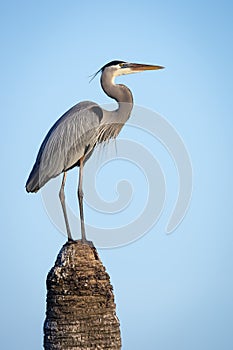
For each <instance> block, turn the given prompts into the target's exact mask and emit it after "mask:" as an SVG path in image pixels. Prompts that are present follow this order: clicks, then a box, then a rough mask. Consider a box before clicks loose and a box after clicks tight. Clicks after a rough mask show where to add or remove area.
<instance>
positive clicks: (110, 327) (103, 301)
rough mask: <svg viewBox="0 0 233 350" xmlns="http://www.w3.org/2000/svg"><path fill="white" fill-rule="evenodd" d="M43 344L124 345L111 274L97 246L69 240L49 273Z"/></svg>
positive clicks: (67, 348) (60, 348)
mask: <svg viewBox="0 0 233 350" xmlns="http://www.w3.org/2000/svg"><path fill="white" fill-rule="evenodd" d="M44 348H45V350H78V349H86V350H87V349H109V350H110V349H121V337H120V325H119V321H118V318H117V316H116V305H115V303H114V295H113V291H112V286H111V284H110V278H109V275H108V274H107V272H106V271H105V268H104V266H103V264H102V262H101V261H100V259H99V256H98V254H97V251H96V249H95V247H94V246H90V245H88V244H82V243H81V242H80V241H76V242H67V243H66V244H65V245H64V246H63V247H62V249H61V251H60V253H59V254H58V257H57V260H56V262H55V265H54V267H53V268H52V269H51V271H50V272H49V273H48V277H47V311H46V319H45V323H44Z"/></svg>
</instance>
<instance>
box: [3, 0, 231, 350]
mask: <svg viewBox="0 0 233 350" xmlns="http://www.w3.org/2000/svg"><path fill="white" fill-rule="evenodd" d="M232 7H233V5H232V3H231V2H230V1H221V2H216V1H211V2H210V1H202V2H201V1H195V2H194V1H193V2H184V1H176V2H172V1H163V2H162V3H161V1H159V2H157V1H147V0H145V1H143V3H140V2H132V1H128V2H126V1H121V0H120V1H117V2H112V3H111V2H109V1H101V2H95V3H90V2H84V1H83V2H81V1H67V2H63V1H49V2H45V1H40V2H29V1H21V2H16V1H8V2H5V3H1V5H0V9H1V10H0V16H1V21H0V23H1V24H0V26H1V31H0V36H1V56H0V61H1V82H2V84H1V111H2V113H1V115H2V137H1V161H2V171H1V185H2V189H1V201H2V206H1V208H2V210H1V216H2V220H1V222H2V252H1V261H2V264H1V266H2V268H1V279H2V288H1V303H2V305H1V315H2V317H1V327H0V329H1V345H2V348H4V349H6V350H8V349H9V350H11V349H15V348H16V347H17V348H18V349H24V350H27V349H34V350H37V349H41V348H42V325H43V321H44V316H45V296H46V294H45V293H46V291H45V278H46V275H47V272H48V271H49V269H50V268H51V266H52V265H53V263H54V260H55V258H56V255H57V253H58V251H59V249H60V248H61V246H62V245H63V244H64V242H65V237H64V236H63V235H61V234H60V232H58V230H57V229H56V227H55V226H54V225H53V224H52V223H51V221H50V220H49V218H48V216H47V215H46V212H45V210H44V207H43V203H42V199H41V196H40V194H37V195H28V194H26V192H25V190H24V185H25V181H26V179H27V176H28V173H29V171H30V170H31V166H32V164H33V162H34V160H35V156H36V153H37V151H38V147H39V145H40V143H41V141H42V139H43V137H44V136H45V134H46V132H47V130H48V129H49V127H50V126H51V125H52V124H53V123H54V121H55V120H56V119H57V118H58V117H59V116H60V115H61V114H63V113H64V112H65V111H66V110H67V109H68V108H69V107H71V106H72V105H74V104H75V103H77V102H79V101H82V100H93V101H96V102H98V103H108V102H109V99H108V98H107V97H106V96H105V95H104V93H103V92H102V90H101V88H100V85H99V79H98V78H97V79H95V80H94V81H93V82H92V83H91V84H89V78H88V76H89V75H91V74H92V73H94V72H95V71H97V70H98V69H99V68H100V67H101V66H102V65H103V64H105V63H106V62H108V61H111V60H113V59H121V60H125V61H133V62H145V63H155V64H160V65H163V66H165V67H166V69H165V70H164V71H161V72H150V73H149V72H147V73H144V74H140V75H136V74H135V75H132V76H127V77H122V78H121V79H119V81H121V82H122V83H125V84H127V85H128V86H129V87H130V88H131V89H132V91H133V94H134V101H135V103H136V104H137V105H140V106H144V107H146V108H149V109H151V110H154V111H157V112H158V113H160V114H161V115H163V116H164V117H165V118H166V119H167V120H168V121H169V122H170V123H171V124H172V125H173V126H174V127H175V129H176V130H177V132H178V133H179V134H180V135H181V137H182V139H183V141H184V143H185V145H186V148H187V150H188V152H189V154H190V158H191V162H192V167H193V174H194V182H193V196H192V201H191V205H190V208H189V211H188V213H187V215H186V217H185V218H184V220H183V222H182V223H181V225H179V227H178V228H177V229H176V231H175V232H173V234H171V235H166V234H165V227H166V223H167V221H168V218H169V215H170V213H171V209H172V207H173V205H174V195H173V191H174V188H173V187H174V184H176V181H175V180H174V179H173V178H174V177H175V176H176V174H175V171H174V170H172V166H171V164H170V161H169V155H167V154H166V152H164V153H161V154H162V155H160V159H161V162H162V164H163V165H164V172H165V174H166V180H167V183H168V195H167V199H166V202H165V207H164V211H163V213H162V215H161V217H160V219H159V221H158V222H157V224H156V226H155V227H154V228H153V229H152V230H151V231H150V232H149V233H148V234H147V235H145V236H144V237H143V238H141V239H139V240H138V241H136V242H135V243H133V244H129V245H127V246H124V247H122V248H115V249H108V250H102V249H101V250H99V253H100V257H101V259H102V261H103V263H104V264H105V266H106V267H107V271H108V272H109V274H110V276H111V281H112V284H113V286H114V291H115V296H116V303H117V314H118V317H119V318H120V321H121V331H122V338H123V349H127V350H128V349H134V350H139V349H142V348H147V349H158V350H170V349H174V348H175V349H179V350H184V349H187V348H188V349H190V350H192V349H200V350H202V349H205V350H208V349H211V350H215V349H216V350H217V349H220V348H221V349H230V348H232V346H233V337H232V321H233V320H232V314H233V302H232V292H233V290H232V289H233V284H232V267H233V258H232V248H233V230H232V226H233V225H232V220H231V218H232V197H233V193H232V192H233V191H232V146H233V145H232V124H233V123H232V112H233V108H232V107H233V106H232V88H233V86H232V85H233V83H232V82H233V74H232V71H233V70H232V61H233V49H232V30H233V25H232ZM126 135H127V134H126ZM130 137H133V136H132V135H130ZM135 137H137V134H135ZM137 141H138V140H137ZM157 147H158V153H159V154H160V146H159V145H158V146H157ZM163 154H164V159H163ZM115 171H116V168H115V167H113V170H112V176H115ZM125 172H126V173H127V167H126V168H125ZM130 174H131V172H130V171H129V172H128V176H129V177H130ZM70 176H71V178H72V177H74V176H75V173H74V172H73V173H71V175H70ZM108 176H109V177H111V170H109V173H108ZM106 181H107V180H106ZM100 187H101V184H100ZM136 187H137V186H136V185H135V188H136ZM70 191H74V192H75V189H74V188H73V187H72V186H69V187H68V192H69V193H70ZM169 191H170V192H169ZM68 196H69V194H68ZM137 198H138V197H136V199H137ZM137 200H138V199H137ZM95 218H96V221H97V222H96V225H98V226H101V225H102V224H103V220H104V219H103V217H102V216H100V218H99V219H98V215H96V216H95ZM87 220H88V218H87ZM98 220H99V221H98Z"/></svg>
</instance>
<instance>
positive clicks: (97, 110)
mask: <svg viewBox="0 0 233 350" xmlns="http://www.w3.org/2000/svg"><path fill="white" fill-rule="evenodd" d="M91 110H92V111H93V112H94V113H95V114H96V115H97V116H98V118H99V122H101V120H102V118H103V110H102V108H100V107H99V106H93V107H91Z"/></svg>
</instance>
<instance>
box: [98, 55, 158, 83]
mask: <svg viewBox="0 0 233 350" xmlns="http://www.w3.org/2000/svg"><path fill="white" fill-rule="evenodd" d="M163 68H164V67H162V66H157V65H151V64H141V63H130V62H125V61H117V60H115V61H111V62H109V63H107V64H105V65H104V66H103V67H102V68H100V70H98V72H96V73H95V74H94V75H93V77H92V79H94V78H95V77H96V75H97V74H98V73H100V72H102V73H104V72H106V71H107V72H109V73H111V74H112V77H117V76H120V75H124V74H132V73H139V72H143V71H146V70H158V69H163ZM92 79H91V80H92Z"/></svg>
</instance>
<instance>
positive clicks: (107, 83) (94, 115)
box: [26, 61, 163, 241]
mask: <svg viewBox="0 0 233 350" xmlns="http://www.w3.org/2000/svg"><path fill="white" fill-rule="evenodd" d="M160 68H163V67H160V66H152V65H141V64H136V63H127V62H124V61H112V62H110V63H108V64H106V65H105V66H104V67H102V68H101V69H100V71H101V72H102V75H101V85H102V88H103V90H104V91H105V93H106V94H107V95H108V96H109V97H111V98H114V99H115V100H116V101H117V102H118V108H117V109H116V110H115V111H107V110H104V109H103V108H102V107H100V106H99V105H97V104H96V103H94V102H89V101H85V102H80V103H78V104H77V105H75V106H74V107H72V108H71V109H70V110H68V111H67V112H66V113H65V114H64V115H63V116H62V117H60V118H59V119H58V120H57V121H56V123H55V124H54V125H53V126H52V128H51V129H50V130H49V132H48V133H47V135H46V137H45V139H44V141H43V142H42V145H41V147H40V149H39V152H38V155H37V158H36V161H35V164H34V166H33V168H32V171H31V173H30V175H29V178H28V180H27V183H26V190H27V192H37V191H38V190H39V189H40V188H41V187H42V186H44V185H45V184H46V183H47V182H48V181H49V180H50V179H52V178H54V177H56V176H58V175H60V174H61V173H63V181H62V186H61V190H60V193H59V195H60V200H61V204H62V209H63V213H64V218H65V223H66V229H67V233H68V238H69V239H72V235H71V232H70V228H69V223H68V217H67V214H66V208H65V196H64V186H65V179H66V172H67V171H68V170H70V169H72V168H73V167H75V166H80V175H79V191H78V195H79V208H80V217H81V231H82V240H83V241H86V236H85V228H84V218H83V208H82V206H83V204H82V199H83V193H82V168H83V165H84V164H85V162H86V161H87V160H88V159H89V157H90V156H91V154H92V152H93V150H94V148H95V146H96V145H97V144H99V143H103V142H107V141H109V140H110V139H112V138H116V137H117V136H118V134H119V132H120V130H121V129H122V127H123V125H124V124H125V122H126V121H127V120H128V118H129V116H130V113H131V110H132V107H133V97H132V93H131V91H130V90H129V89H128V88H127V87H126V86H125V85H122V84H115V83H114V78H115V77H116V76H118V75H122V74H130V73H136V72H140V71H143V70H154V69H160ZM100 71H98V72H97V73H99V72H100ZM97 73H96V74H97ZM96 74H95V75H96Z"/></svg>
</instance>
